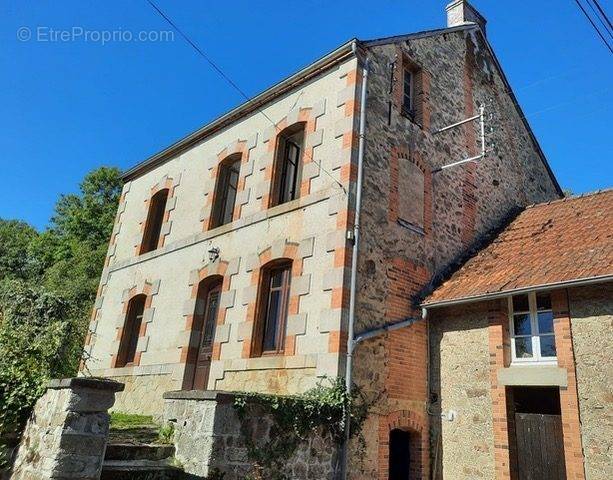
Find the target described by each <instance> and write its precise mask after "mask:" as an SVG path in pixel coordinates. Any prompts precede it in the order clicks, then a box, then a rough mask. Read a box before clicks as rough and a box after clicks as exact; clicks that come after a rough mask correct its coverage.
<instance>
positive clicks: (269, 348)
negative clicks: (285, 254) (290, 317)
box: [254, 261, 292, 355]
mask: <svg viewBox="0 0 613 480" xmlns="http://www.w3.org/2000/svg"><path fill="white" fill-rule="evenodd" d="M291 272H292V263H291V262H290V261H276V262H271V263H270V264H269V265H266V266H264V267H263V269H262V278H261V282H260V293H259V305H258V312H257V324H256V335H255V345H254V347H255V348H254V353H255V354H256V355H266V354H280V353H283V350H284V344H285V326H286V324H287V312H288V307H289V293H290V278H291Z"/></svg>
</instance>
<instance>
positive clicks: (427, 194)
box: [388, 147, 432, 235]
mask: <svg viewBox="0 0 613 480" xmlns="http://www.w3.org/2000/svg"><path fill="white" fill-rule="evenodd" d="M400 162H410V163H412V164H414V165H415V166H416V167H417V169H419V171H420V172H421V173H422V175H423V186H424V191H423V203H422V204H421V205H419V204H417V207H418V208H421V209H423V211H422V212H420V213H421V215H416V217H420V216H421V217H422V218H423V222H422V225H413V227H415V228H417V229H418V230H419V229H422V230H423V233H424V234H425V235H429V234H430V232H432V171H431V169H430V168H428V166H427V165H426V163H425V162H424V161H423V159H422V156H421V154H420V153H419V152H412V153H411V152H410V151H409V150H408V149H407V148H404V147H393V148H392V150H391V152H390V192H389V204H388V220H389V221H390V222H393V223H399V221H402V220H407V219H401V217H400V215H401V214H403V212H402V208H401V204H400V188H399V187H400ZM404 216H407V215H404ZM401 224H402V223H401Z"/></svg>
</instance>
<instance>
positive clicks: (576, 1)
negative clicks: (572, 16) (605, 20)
mask: <svg viewBox="0 0 613 480" xmlns="http://www.w3.org/2000/svg"><path fill="white" fill-rule="evenodd" d="M575 3H576V4H577V6H578V7H579V8H580V9H581V11H582V12H583V14H584V15H585V18H587V19H588V21H589V22H590V23H591V24H592V27H593V28H594V30H596V33H597V34H598V36H599V37H600V39H601V40H602V41H603V42H604V44H605V45H606V46H607V48H608V49H609V52H611V53H613V48H611V45H609V43H608V42H607V40H606V39H605V38H604V36H603V34H602V33H600V30H598V27H597V26H596V24H595V23H594V21H593V20H592V18H591V17H590V15H589V14H588V13H587V11H586V10H585V8H583V5H581V3H580V2H579V0H575Z"/></svg>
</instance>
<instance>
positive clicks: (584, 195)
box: [525, 187, 613, 210]
mask: <svg viewBox="0 0 613 480" xmlns="http://www.w3.org/2000/svg"><path fill="white" fill-rule="evenodd" d="M611 192H613V187H608V188H603V189H599V190H595V191H593V192H585V193H581V194H579V195H573V196H571V197H564V198H557V199H555V200H549V201H547V202H542V203H532V204H530V205H527V206H526V208H525V210H528V209H529V208H538V207H546V206H548V205H554V204H558V203H562V202H573V201H575V200H581V199H584V198H588V197H595V196H596V195H602V194H605V193H611Z"/></svg>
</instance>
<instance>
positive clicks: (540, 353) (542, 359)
mask: <svg viewBox="0 0 613 480" xmlns="http://www.w3.org/2000/svg"><path fill="white" fill-rule="evenodd" d="M509 312H510V313H509V317H510V331H511V350H512V357H513V362H516V363H536V362H539V363H546V362H550V363H555V362H556V343H555V335H554V331H553V311H552V309H551V297H550V296H549V294H548V293H534V292H532V293H529V294H524V295H515V296H514V297H511V298H509Z"/></svg>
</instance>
